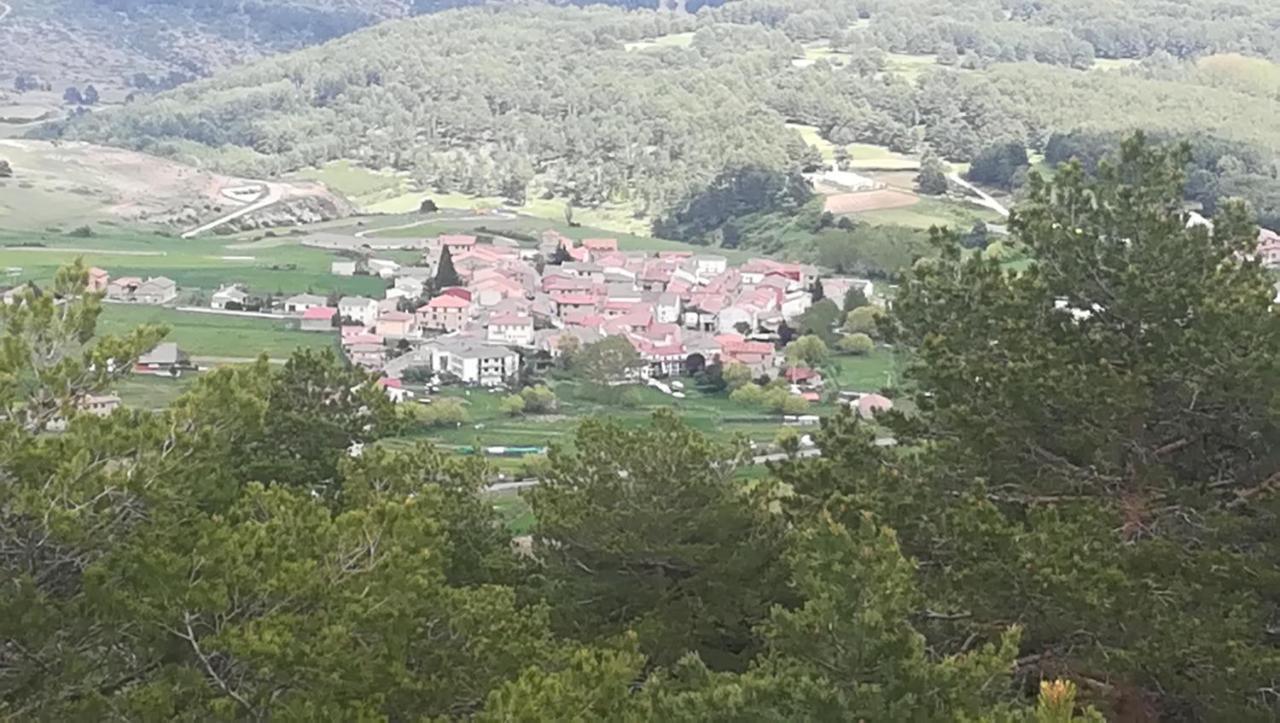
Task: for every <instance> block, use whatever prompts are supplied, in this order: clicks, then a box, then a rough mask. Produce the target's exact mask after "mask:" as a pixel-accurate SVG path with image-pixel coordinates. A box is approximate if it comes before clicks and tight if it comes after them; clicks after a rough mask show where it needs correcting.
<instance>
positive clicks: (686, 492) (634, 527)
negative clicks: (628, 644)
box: [528, 412, 789, 669]
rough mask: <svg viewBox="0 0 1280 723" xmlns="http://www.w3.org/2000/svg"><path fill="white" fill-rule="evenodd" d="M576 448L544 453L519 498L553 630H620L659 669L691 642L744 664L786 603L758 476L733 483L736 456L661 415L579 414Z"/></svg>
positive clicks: (703, 651) (720, 658)
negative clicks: (610, 417)
mask: <svg viewBox="0 0 1280 723" xmlns="http://www.w3.org/2000/svg"><path fill="white" fill-rule="evenodd" d="M574 449H575V450H576V451H575V452H573V453H569V452H567V451H565V450H563V449H559V448H554V449H552V451H551V455H550V458H551V466H552V473H551V475H550V476H549V477H548V478H546V479H544V480H542V483H541V484H540V485H538V486H537V487H535V488H533V489H532V490H531V491H530V493H529V496H528V498H529V502H530V504H531V505H532V507H533V511H534V516H535V518H536V519H537V525H536V527H535V528H534V533H533V535H534V550H535V553H536V554H537V555H538V557H539V559H541V560H542V561H543V562H544V565H545V567H544V569H543V573H542V575H543V576H544V578H545V581H546V585H545V594H546V595H547V596H548V599H549V600H551V601H552V609H553V611H555V612H554V613H553V615H554V623H555V626H556V628H557V630H560V631H562V632H564V633H566V634H569V635H571V636H573V637H576V638H578V639H583V640H588V639H596V638H599V637H601V636H610V635H615V634H619V633H622V632H623V631H625V630H628V629H631V630H634V631H636V634H637V636H638V639H639V644H640V649H641V650H642V651H644V652H645V654H646V655H647V656H649V658H650V659H651V660H653V661H654V662H655V663H657V664H659V665H666V664H670V663H674V662H675V661H677V660H679V659H680V658H681V657H682V656H684V654H685V652H686V651H690V650H692V651H696V652H697V653H698V654H699V656H700V657H701V658H702V660H704V661H706V662H707V664H708V665H710V666H711V667H712V668H716V669H742V668H743V667H745V664H746V662H747V661H748V660H750V658H751V656H752V655H753V653H754V652H755V651H756V650H758V649H759V647H758V646H759V644H760V641H759V639H758V638H757V637H756V635H755V633H754V631H753V628H754V626H755V625H757V624H758V623H759V622H761V621H763V620H764V618H765V616H766V615H767V614H768V610H769V608H770V606H771V605H772V602H771V601H787V600H788V599H789V594H788V593H787V591H786V586H785V579H786V571H785V567H784V566H782V565H781V564H780V563H781V558H780V555H781V550H782V544H783V540H784V536H785V527H786V525H785V521H784V520H782V519H781V518H780V517H779V516H777V515H772V514H770V513H769V512H767V505H764V504H760V503H759V501H760V500H761V499H762V498H764V497H765V496H767V495H768V494H769V487H768V485H762V486H760V487H758V488H756V489H755V490H753V491H744V490H743V489H742V487H741V486H740V485H739V483H738V482H737V481H735V480H734V472H735V470H736V468H737V465H738V464H739V463H740V461H741V460H742V457H743V455H744V454H745V451H744V450H742V449H740V448H734V447H724V446H720V445H715V444H711V443H710V442H708V441H707V440H706V439H705V438H704V437H702V435H700V434H698V433H697V432H695V431H693V430H691V429H690V428H688V427H687V426H685V425H684V424H683V423H681V422H680V421H679V420H677V419H675V418H674V417H673V416H672V415H670V414H669V413H665V412H664V413H659V414H657V415H655V416H654V418H653V421H652V424H650V425H648V426H646V427H641V428H631V427H627V426H623V425H621V424H619V423H617V422H611V421H587V422H584V423H583V424H582V426H581V427H580V428H579V431H578V435H577V438H576V441H575V444H574ZM753 500H755V502H753ZM676 510H679V512H678V513H676V512H675V511H676ZM743 539H751V540H752V544H751V545H749V546H744V545H742V544H741V541H742V540H743Z"/></svg>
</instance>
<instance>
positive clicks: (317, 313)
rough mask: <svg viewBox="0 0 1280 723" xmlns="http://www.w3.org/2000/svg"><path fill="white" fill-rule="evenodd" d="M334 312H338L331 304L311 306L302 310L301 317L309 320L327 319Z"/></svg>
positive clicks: (331, 316)
mask: <svg viewBox="0 0 1280 723" xmlns="http://www.w3.org/2000/svg"><path fill="white" fill-rule="evenodd" d="M336 313H338V310H337V309H335V308H333V307H332V306H313V307H311V308H310V309H307V310H306V311H304V312H302V318H303V319H307V320H310V321H320V320H324V321H328V320H330V319H332V318H333V315H334V314H336Z"/></svg>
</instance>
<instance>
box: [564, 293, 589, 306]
mask: <svg viewBox="0 0 1280 723" xmlns="http://www.w3.org/2000/svg"><path fill="white" fill-rule="evenodd" d="M556 303H558V304H561V305H564V306H588V305H590V306H595V303H596V297H594V296H591V295H590V294H565V295H564V296H558V297H556Z"/></svg>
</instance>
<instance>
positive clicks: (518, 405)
mask: <svg viewBox="0 0 1280 723" xmlns="http://www.w3.org/2000/svg"><path fill="white" fill-rule="evenodd" d="M524 406H525V404H524V397H522V396H520V395H519V394H511V395H508V396H507V397H504V398H503V400H502V403H501V404H499V405H498V408H499V409H501V410H502V413H503V414H505V415H507V416H508V417H518V416H520V415H521V414H524Z"/></svg>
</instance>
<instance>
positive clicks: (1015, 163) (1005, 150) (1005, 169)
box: [965, 141, 1030, 191]
mask: <svg viewBox="0 0 1280 723" xmlns="http://www.w3.org/2000/svg"><path fill="white" fill-rule="evenodd" d="M1029 165H1030V160H1029V159H1028V158H1027V148H1026V146H1024V145H1023V144H1022V143H1021V142H1019V141H1009V142H1005V143H996V144H993V145H989V146H987V147H985V148H983V149H982V151H981V152H979V153H978V155H977V157H975V158H974V159H973V161H972V162H971V163H970V165H969V171H968V172H967V173H966V174H965V177H966V178H968V179H969V180H970V181H973V182H974V183H981V184H984V185H988V186H995V187H996V188H1002V189H1004V190H1006V191H1009V190H1012V189H1013V181H1014V176H1016V175H1017V173H1018V171H1022V170H1025V169H1026V168H1027V167H1028V166H1029Z"/></svg>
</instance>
